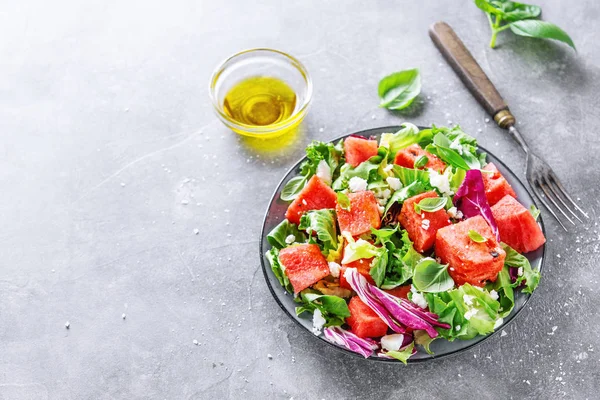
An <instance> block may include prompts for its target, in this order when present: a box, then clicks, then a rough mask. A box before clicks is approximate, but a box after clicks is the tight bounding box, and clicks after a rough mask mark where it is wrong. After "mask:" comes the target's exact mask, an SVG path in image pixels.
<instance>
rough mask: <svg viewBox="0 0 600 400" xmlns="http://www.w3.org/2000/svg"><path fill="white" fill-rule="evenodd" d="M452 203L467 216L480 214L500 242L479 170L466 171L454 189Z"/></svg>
mask: <svg viewBox="0 0 600 400" xmlns="http://www.w3.org/2000/svg"><path fill="white" fill-rule="evenodd" d="M453 203H454V205H455V206H456V207H457V208H458V209H459V210H460V211H462V213H463V214H464V216H465V217H467V218H471V217H475V216H477V215H481V216H482V217H483V219H485V220H486V221H487V223H488V225H489V226H490V228H492V232H494V235H495V236H496V239H497V240H498V242H500V232H499V231H498V225H497V224H496V220H495V219H494V215H493V214H492V209H491V208H490V204H489V203H488V201H487V198H486V197H485V186H484V185H483V176H482V175H481V171H480V170H478V169H470V170H468V171H467V174H466V176H465V180H464V181H463V183H462V184H461V185H460V187H459V188H458V190H457V191H456V195H455V196H454V200H453Z"/></svg>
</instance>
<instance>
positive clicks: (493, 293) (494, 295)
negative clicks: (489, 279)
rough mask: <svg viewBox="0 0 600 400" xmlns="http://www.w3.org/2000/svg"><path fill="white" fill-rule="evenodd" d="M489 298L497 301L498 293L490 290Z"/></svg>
mask: <svg viewBox="0 0 600 400" xmlns="http://www.w3.org/2000/svg"><path fill="white" fill-rule="evenodd" d="M490 296H492V299H494V300H498V292H496V291H495V290H494V289H492V290H490Z"/></svg>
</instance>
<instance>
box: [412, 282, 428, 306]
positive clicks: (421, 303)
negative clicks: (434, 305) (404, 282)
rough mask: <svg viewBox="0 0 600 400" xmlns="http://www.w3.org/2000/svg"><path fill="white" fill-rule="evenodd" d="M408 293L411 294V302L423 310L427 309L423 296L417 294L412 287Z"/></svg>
mask: <svg viewBox="0 0 600 400" xmlns="http://www.w3.org/2000/svg"><path fill="white" fill-rule="evenodd" d="M410 291H411V292H412V296H411V301H412V302H413V303H415V304H416V305H418V306H419V307H421V308H423V309H425V308H427V300H425V296H423V295H422V294H421V293H419V292H417V289H416V288H415V287H414V286H413V285H411V286H410Z"/></svg>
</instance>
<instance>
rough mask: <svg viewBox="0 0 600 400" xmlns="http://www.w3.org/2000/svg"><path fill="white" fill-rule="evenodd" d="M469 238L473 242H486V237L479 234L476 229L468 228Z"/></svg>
mask: <svg viewBox="0 0 600 400" xmlns="http://www.w3.org/2000/svg"><path fill="white" fill-rule="evenodd" d="M468 235H469V238H471V240H472V241H474V242H475V243H485V242H487V239H486V238H485V237H483V236H481V234H480V233H479V232H477V231H474V230H473V229H470V230H469V233H468Z"/></svg>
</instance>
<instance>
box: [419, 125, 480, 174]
mask: <svg viewBox="0 0 600 400" xmlns="http://www.w3.org/2000/svg"><path fill="white" fill-rule="evenodd" d="M451 145H452V142H451V141H450V140H449V139H448V138H447V137H446V136H445V135H444V134H443V133H441V132H440V133H438V134H436V135H435V136H434V137H433V143H432V144H430V145H429V146H427V147H426V148H425V150H427V151H429V152H430V153H432V154H434V155H436V156H438V157H439V158H440V159H441V160H442V161H444V162H445V163H446V164H450V165H452V166H453V167H456V168H460V169H464V170H469V169H480V168H481V165H480V163H479V159H477V158H476V157H474V156H472V155H471V154H469V153H464V156H461V155H460V154H459V153H458V152H457V151H456V150H454V149H451V148H450V146H451Z"/></svg>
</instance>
